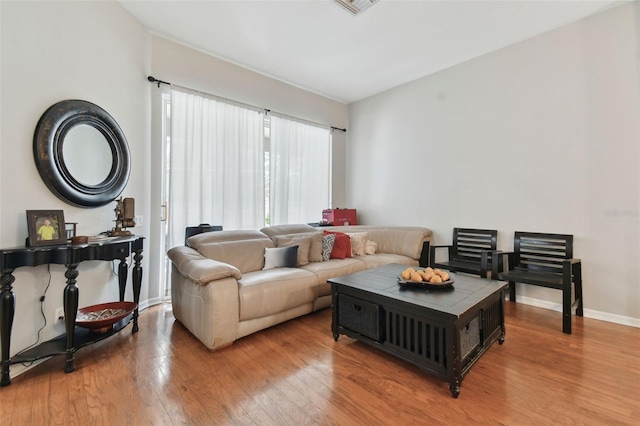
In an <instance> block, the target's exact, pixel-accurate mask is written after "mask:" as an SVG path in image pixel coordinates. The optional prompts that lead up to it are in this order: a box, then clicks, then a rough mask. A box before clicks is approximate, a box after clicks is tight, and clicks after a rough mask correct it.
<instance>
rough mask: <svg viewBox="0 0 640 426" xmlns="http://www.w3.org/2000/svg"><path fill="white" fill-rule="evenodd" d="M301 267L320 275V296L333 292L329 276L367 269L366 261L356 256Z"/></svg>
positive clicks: (318, 286)
mask: <svg viewBox="0 0 640 426" xmlns="http://www.w3.org/2000/svg"><path fill="white" fill-rule="evenodd" d="M301 269H304V270H307V271H311V272H313V273H314V274H315V275H316V276H317V277H318V284H317V285H316V286H315V291H316V294H317V295H318V296H326V295H328V294H331V286H330V285H329V284H327V280H328V279H329V278H334V277H339V276H341V275H349V274H353V273H354V272H360V271H364V270H365V269H367V267H366V265H365V263H364V262H363V261H362V260H360V259H356V258H352V259H329V260H327V261H326V262H314V263H310V264H308V265H306V266H303V267H302V268H301Z"/></svg>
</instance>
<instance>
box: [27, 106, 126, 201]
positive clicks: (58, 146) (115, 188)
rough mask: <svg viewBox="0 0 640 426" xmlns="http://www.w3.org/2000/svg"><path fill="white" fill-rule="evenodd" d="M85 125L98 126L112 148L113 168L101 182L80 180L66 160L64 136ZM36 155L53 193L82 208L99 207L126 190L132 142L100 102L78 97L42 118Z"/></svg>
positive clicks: (40, 171)
mask: <svg viewBox="0 0 640 426" xmlns="http://www.w3.org/2000/svg"><path fill="white" fill-rule="evenodd" d="M81 124H85V125H89V126H92V127H94V128H95V129H97V130H98V131H99V132H100V133H101V134H102V135H103V136H104V138H105V139H106V142H107V143H108V144H109V148H110V150H111V155H112V160H113V161H112V163H111V170H110V171H109V174H108V176H107V177H106V178H105V179H104V180H103V181H102V182H100V183H98V184H97V185H88V184H86V183H82V182H80V181H79V180H77V179H76V178H75V177H74V176H73V175H72V174H71V173H70V172H69V168H68V167H67V165H66V163H65V161H64V155H63V144H64V139H65V137H66V135H67V133H68V132H69V131H70V130H71V129H72V128H74V127H75V126H78V125H81ZM33 155H34V159H35V162H36V167H37V168H38V172H39V173H40V177H42V180H43V181H44V183H45V184H46V185H47V187H48V188H49V189H50V190H51V192H53V193H54V194H55V195H56V196H58V198H60V199H62V200H63V201H65V202H67V203H69V204H72V205H75V206H79V207H99V206H104V205H105V204H108V203H110V202H112V201H113V200H115V199H116V198H117V197H118V196H119V195H120V194H121V193H122V191H123V190H124V188H125V186H126V185H127V182H128V180H129V174H130V173H131V159H130V153H129V145H128V144H127V139H126V138H125V136H124V133H123V132H122V129H121V128H120V126H119V125H118V123H117V122H116V121H115V120H114V118H113V117H111V115H109V113H107V112H106V111H105V110H104V109H102V108H100V107H99V106H98V105H95V104H93V103H91V102H88V101H83V100H78V99H69V100H64V101H60V102H58V103H56V104H54V105H52V106H51V107H49V108H48V109H47V110H46V111H45V113H44V114H43V115H42V117H40V120H39V121H38V124H37V126H36V130H35V134H34V137H33Z"/></svg>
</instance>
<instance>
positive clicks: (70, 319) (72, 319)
mask: <svg viewBox="0 0 640 426" xmlns="http://www.w3.org/2000/svg"><path fill="white" fill-rule="evenodd" d="M77 267H78V264H77V263H76V264H72V265H67V272H65V274H64V276H65V277H67V286H66V287H65V288H64V298H63V299H64V300H63V302H64V324H65V327H66V331H67V336H66V337H67V362H66V364H65V367H64V372H65V373H71V372H72V371H75V369H76V367H75V366H74V365H73V356H74V353H75V345H74V336H75V329H76V315H77V314H78V286H77V285H76V278H77V277H78V271H77V270H76V268H77Z"/></svg>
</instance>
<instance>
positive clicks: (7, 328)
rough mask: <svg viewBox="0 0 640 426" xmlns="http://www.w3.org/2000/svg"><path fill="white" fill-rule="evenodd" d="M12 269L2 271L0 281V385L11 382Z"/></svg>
mask: <svg viewBox="0 0 640 426" xmlns="http://www.w3.org/2000/svg"><path fill="white" fill-rule="evenodd" d="M12 273H13V270H12V269H8V270H5V271H2V278H0V283H1V284H2V293H1V298H2V304H1V305H0V309H2V317H1V318H0V321H1V324H0V336H1V338H2V361H1V364H2V379H1V380H0V386H7V385H10V384H11V376H10V375H9V362H10V361H11V359H10V358H9V354H10V350H9V347H10V345H11V327H12V326H13V315H14V313H15V310H16V296H15V294H13V291H12V287H11V284H13V282H14V281H15V279H16V278H15V277H14V276H13V274H12Z"/></svg>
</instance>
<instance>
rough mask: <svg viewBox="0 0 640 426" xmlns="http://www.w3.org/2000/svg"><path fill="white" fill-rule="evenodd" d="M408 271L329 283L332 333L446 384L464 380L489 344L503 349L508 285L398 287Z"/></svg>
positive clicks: (386, 269)
mask: <svg viewBox="0 0 640 426" xmlns="http://www.w3.org/2000/svg"><path fill="white" fill-rule="evenodd" d="M406 267H407V266H406V265H386V266H381V267H378V268H374V269H369V270H366V271H362V272H357V273H355V274H351V275H345V276H342V277H336V278H332V279H330V280H329V283H331V293H332V298H333V321H332V324H331V331H332V332H333V337H334V339H335V340H336V341H337V340H338V337H339V336H340V334H344V335H347V336H349V337H352V338H354V339H357V340H360V341H362V342H365V343H367V344H370V345H372V346H374V347H376V348H378V349H381V350H383V351H385V352H387V353H390V354H392V355H395V356H396V357H398V358H400V359H403V360H405V361H408V362H410V363H412V364H414V365H416V366H418V367H420V368H421V369H423V370H425V371H427V372H430V373H433V374H435V375H436V376H438V377H441V378H443V379H445V380H447V381H448V382H449V389H450V390H451V394H452V395H453V397H454V398H457V397H458V394H459V393H460V384H461V382H462V379H463V377H464V376H465V375H466V374H467V373H468V372H469V370H470V369H471V367H472V366H473V365H474V364H475V362H476V361H477V360H478V359H479V358H480V356H482V354H484V353H485V352H486V351H487V349H489V347H490V346H491V344H492V343H493V342H495V341H496V340H498V341H499V342H500V344H502V343H503V342H504V335H505V328H504V307H503V301H504V297H503V291H504V289H505V288H506V287H507V285H508V284H507V283H506V282H501V281H491V280H488V279H484V278H477V277H474V276H471V275H466V274H451V276H452V277H453V279H454V280H455V282H454V284H453V286H452V287H450V288H448V289H446V288H441V289H427V288H423V287H417V286H401V285H400V284H398V276H399V275H400V274H401V273H402V271H403V270H404V269H405V268H406Z"/></svg>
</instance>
